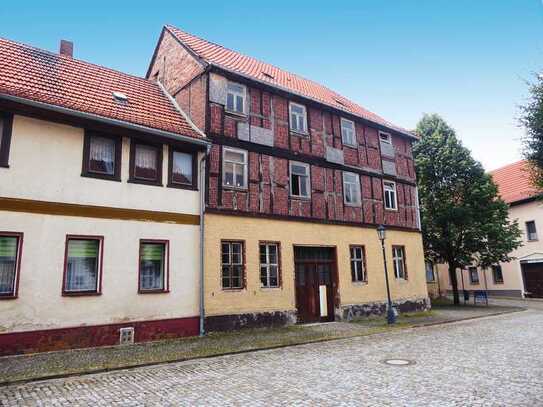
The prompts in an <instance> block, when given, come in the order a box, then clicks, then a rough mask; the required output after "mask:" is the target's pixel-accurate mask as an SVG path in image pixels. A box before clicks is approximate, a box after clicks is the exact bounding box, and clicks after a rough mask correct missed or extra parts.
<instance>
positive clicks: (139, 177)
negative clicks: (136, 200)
mask: <svg viewBox="0 0 543 407" xmlns="http://www.w3.org/2000/svg"><path fill="white" fill-rule="evenodd" d="M130 182H135V183H141V184H150V185H162V145H151V144H143V143H140V142H138V141H132V143H131V145H130Z"/></svg>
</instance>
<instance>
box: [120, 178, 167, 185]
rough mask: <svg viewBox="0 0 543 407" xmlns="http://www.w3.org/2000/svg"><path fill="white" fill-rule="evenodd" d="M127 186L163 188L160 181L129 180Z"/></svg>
mask: <svg viewBox="0 0 543 407" xmlns="http://www.w3.org/2000/svg"><path fill="white" fill-rule="evenodd" d="M126 182H128V183H129V184H139V185H149V186H154V187H163V186H164V185H163V184H162V182H160V181H148V180H144V179H137V178H130V179H129V180H128V181H126Z"/></svg>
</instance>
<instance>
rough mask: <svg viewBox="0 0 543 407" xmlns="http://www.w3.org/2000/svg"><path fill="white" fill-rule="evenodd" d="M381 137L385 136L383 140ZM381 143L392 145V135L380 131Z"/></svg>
mask: <svg viewBox="0 0 543 407" xmlns="http://www.w3.org/2000/svg"><path fill="white" fill-rule="evenodd" d="M381 136H385V138H384V139H383V138H382V137H381ZM379 142H380V143H387V144H392V136H391V135H390V133H385V132H384V131H379Z"/></svg>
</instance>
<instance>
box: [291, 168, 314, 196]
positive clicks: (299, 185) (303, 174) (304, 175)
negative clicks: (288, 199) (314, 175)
mask: <svg viewBox="0 0 543 407" xmlns="http://www.w3.org/2000/svg"><path fill="white" fill-rule="evenodd" d="M290 195H291V196H295V197H300V198H309V196H310V179H309V164H304V163H299V162H295V161H291V162H290Z"/></svg>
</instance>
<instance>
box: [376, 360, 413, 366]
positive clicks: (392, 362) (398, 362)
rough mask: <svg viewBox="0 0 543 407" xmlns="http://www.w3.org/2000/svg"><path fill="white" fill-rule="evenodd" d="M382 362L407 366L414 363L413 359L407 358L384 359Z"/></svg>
mask: <svg viewBox="0 0 543 407" xmlns="http://www.w3.org/2000/svg"><path fill="white" fill-rule="evenodd" d="M383 363H386V364H387V365H391V366H408V365H414V364H415V361H414V360H408V359H385V360H383Z"/></svg>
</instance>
